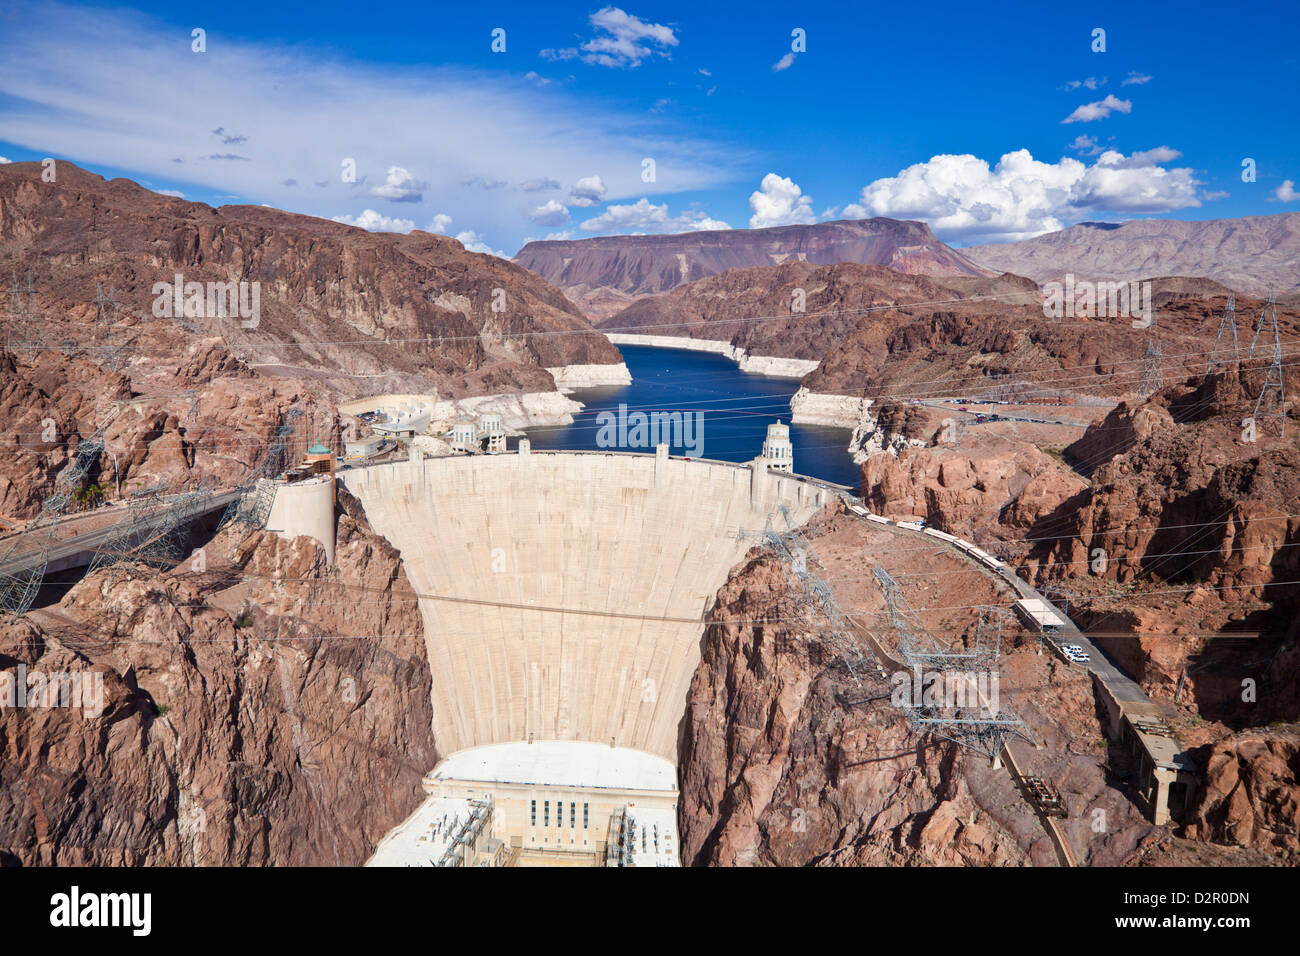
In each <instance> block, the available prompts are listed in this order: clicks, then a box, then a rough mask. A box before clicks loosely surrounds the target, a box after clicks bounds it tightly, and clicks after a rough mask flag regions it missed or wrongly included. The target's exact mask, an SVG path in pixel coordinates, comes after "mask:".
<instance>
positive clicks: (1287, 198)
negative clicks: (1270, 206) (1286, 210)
mask: <svg viewBox="0 0 1300 956" xmlns="http://www.w3.org/2000/svg"><path fill="white" fill-rule="evenodd" d="M1297 199H1300V193H1298V192H1296V191H1295V181H1294V180H1291V179H1284V180H1282V185H1281V186H1278V187H1277V189H1275V190H1273V195H1272V196H1270V197H1269V202H1295V201H1296V200H1297Z"/></svg>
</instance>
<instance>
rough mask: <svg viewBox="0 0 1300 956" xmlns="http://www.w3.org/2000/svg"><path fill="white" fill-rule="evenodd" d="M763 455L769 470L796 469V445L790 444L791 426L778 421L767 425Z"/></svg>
mask: <svg viewBox="0 0 1300 956" xmlns="http://www.w3.org/2000/svg"><path fill="white" fill-rule="evenodd" d="M763 457H764V458H766V459H767V467H768V470H769V471H794V446H793V445H792V444H790V426H789V425H785V424H782V423H781V422H780V421H777V423H776V424H775V425H768V426H767V439H766V440H765V441H764V442H763Z"/></svg>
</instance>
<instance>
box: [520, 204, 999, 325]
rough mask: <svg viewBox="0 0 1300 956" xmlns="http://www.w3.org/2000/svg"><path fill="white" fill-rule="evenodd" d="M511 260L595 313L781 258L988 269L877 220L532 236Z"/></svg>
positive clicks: (913, 226) (900, 225) (904, 225)
mask: <svg viewBox="0 0 1300 956" xmlns="http://www.w3.org/2000/svg"><path fill="white" fill-rule="evenodd" d="M514 261H515V262H517V263H519V264H520V265H522V266H524V267H525V268H527V269H531V270H532V271H534V272H536V273H537V274H538V275H540V276H542V277H543V278H544V279H546V280H547V281H549V282H552V283H554V284H555V285H558V286H559V287H560V288H562V289H563V290H564V292H565V294H566V295H568V296H569V297H570V298H571V299H573V301H575V302H577V303H578V304H579V305H580V306H581V307H582V309H583V311H584V312H585V313H586V314H587V315H589V316H592V317H593V318H606V317H608V316H610V315H613V314H614V313H615V312H616V311H618V310H619V309H620V308H622V307H623V306H625V305H627V304H628V303H629V302H631V301H632V300H633V299H635V298H636V297H638V296H643V295H650V294H653V293H657V292H666V291H668V290H669V289H675V288H677V287H678V286H680V285H683V284H685V283H687V282H691V281H694V280H696V279H702V278H704V277H706V276H711V275H717V274H718V273H720V272H723V271H725V270H727V269H739V268H747V267H752V266H772V265H780V264H781V263H785V262H810V263H815V264H819V265H830V264H833V263H837V262H854V263H860V264H864V265H879V266H889V267H890V268H892V269H895V270H897V271H899V272H904V273H908V274H910V275H934V276H990V275H993V274H994V273H992V272H990V271H989V270H987V269H984V268H982V267H980V266H977V265H975V264H974V263H973V262H971V261H970V260H969V259H968V258H966V256H964V255H962V254H961V253H959V252H957V251H956V250H954V249H951V248H949V247H948V246H947V245H945V244H944V243H942V242H940V241H939V239H938V238H936V237H935V235H934V233H933V232H931V231H930V227H929V226H927V225H926V224H925V223H923V222H911V221H905V220H898V219H883V218H879V219H862V220H840V221H836V222H823V223H817V224H815V225H807V226H774V227H772V228H769V229H725V230H709V231H701V232H688V233H678V234H675V235H667V236H601V237H599V238H595V239H576V240H566V241H560V240H548V241H544V242H530V243H528V244H527V245H525V246H524V247H523V248H522V249H520V250H519V253H518V255H516V256H515V260H514Z"/></svg>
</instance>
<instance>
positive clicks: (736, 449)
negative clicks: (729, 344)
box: [527, 345, 858, 488]
mask: <svg viewBox="0 0 1300 956" xmlns="http://www.w3.org/2000/svg"><path fill="white" fill-rule="evenodd" d="M619 350H620V351H621V352H622V353H623V358H624V360H625V361H626V362H627V368H628V371H629V372H631V373H632V384H631V385H622V386H618V387H614V388H587V389H581V390H580V391H577V392H575V393H574V395H573V398H574V400H576V401H579V402H582V403H583V404H584V405H585V406H586V407H585V408H584V409H583V410H582V412H581V413H579V414H577V415H575V416H574V421H573V424H572V425H558V426H547V427H540V428H530V429H528V431H527V434H528V438H529V440H530V441H531V442H532V445H533V447H534V448H538V449H572V450H576V451H594V450H598V449H601V448H614V449H617V450H622V451H646V452H653V451H654V445H653V442H647V441H646V440H645V439H644V437H643V436H638V434H637V430H636V427H635V426H636V419H635V418H633V417H632V416H633V413H635V412H642V413H644V414H646V415H649V414H650V413H651V412H681V413H689V414H690V415H691V416H692V423H693V424H694V423H696V422H698V423H699V431H698V434H694V433H693V434H686V433H685V432H684V430H683V431H682V432H679V433H678V434H676V435H669V436H665V438H666V439H667V440H668V442H669V444H670V445H671V446H672V452H671V453H672V454H674V455H691V456H692V457H699V458H716V459H719V460H721V461H736V462H745V461H749V460H751V459H752V458H754V457H755V456H756V455H758V454H759V453H760V452H761V451H762V449H763V439H764V437H765V436H766V435H767V426H768V425H771V424H773V423H775V422H776V421H777V420H778V419H779V420H781V421H783V422H785V423H787V424H789V422H790V396H791V395H793V394H794V393H795V391H796V389H798V387H799V381H798V379H793V378H771V377H769V376H766V375H751V374H748V373H746V372H742V371H740V369H739V368H738V367H737V366H736V363H735V362H733V361H731V360H730V359H728V358H724V357H722V356H721V355H713V354H710V353H708V352H689V351H685V350H681V349H657V348H649V347H647V346H644V345H622V346H619ZM620 405H623V406H626V417H625V419H624V420H625V422H626V425H627V427H626V428H625V429H624V433H623V436H622V438H623V439H624V441H623V442H622V443H619V437H620V436H619V435H618V432H617V429H616V427H610V426H609V425H606V427H604V428H603V429H602V424H603V423H605V422H613V423H615V424H616V422H617V416H618V414H619V406H620ZM602 412H609V413H611V414H610V415H609V416H605V418H603V419H602V418H601V417H600V415H601V413H602ZM696 412H698V413H700V414H699V416H696V415H695V413H696ZM850 434H851V433H850V431H849V430H848V429H847V428H824V427H822V426H819V425H790V441H791V442H792V443H793V444H794V470H795V471H796V472H798V473H799V474H801V475H810V476H812V477H814V478H821V479H824V480H825V481H833V482H836V483H837V484H841V485H848V486H850V487H852V488H856V487H857V485H858V466H857V465H855V464H853V459H852V458H850V457H849V454H848V452H847V451H846V450H845V449H846V447H847V446H848V443H849V436H850ZM610 439H613V442H612V443H611V441H610ZM676 439H681V440H680V441H678V440H676ZM697 439H698V440H697ZM638 441H639V442H640V443H639V444H638V443H637V442H638ZM688 446H690V447H688Z"/></svg>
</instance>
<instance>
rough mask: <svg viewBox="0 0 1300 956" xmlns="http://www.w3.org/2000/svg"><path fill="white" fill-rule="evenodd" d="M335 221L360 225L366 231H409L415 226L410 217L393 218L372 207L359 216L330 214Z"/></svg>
mask: <svg viewBox="0 0 1300 956" xmlns="http://www.w3.org/2000/svg"><path fill="white" fill-rule="evenodd" d="M330 218H331V219H333V220H334V221H335V222H341V223H345V224H347V225H349V226H360V227H361V228H362V229H364V230H366V231H367V232H410V231H411V230H412V229H414V228H415V222H414V221H413V220H411V219H394V218H389V217H388V216H385V215H384V214H383V213H381V212H377V211H375V210H374V209H367V210H366V211H365V212H363V213H362V214H361V215H359V216H355V217H354V216H348V215H342V216H330Z"/></svg>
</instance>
